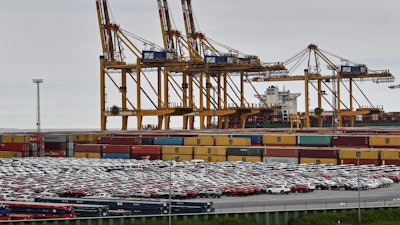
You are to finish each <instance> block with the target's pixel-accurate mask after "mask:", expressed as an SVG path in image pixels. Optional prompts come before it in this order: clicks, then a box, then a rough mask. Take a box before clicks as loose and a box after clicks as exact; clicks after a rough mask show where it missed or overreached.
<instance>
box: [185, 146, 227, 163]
mask: <svg viewBox="0 0 400 225" xmlns="http://www.w3.org/2000/svg"><path fill="white" fill-rule="evenodd" d="M193 158H194V159H202V160H204V161H205V162H225V161H226V147H223V146H196V147H194V149H193Z"/></svg>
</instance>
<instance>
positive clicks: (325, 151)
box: [299, 148, 339, 159]
mask: <svg viewBox="0 0 400 225" xmlns="http://www.w3.org/2000/svg"><path fill="white" fill-rule="evenodd" d="M299 154H300V157H302V158H336V159H337V158H338V157H339V149H335V148H301V149H300V152H299Z"/></svg>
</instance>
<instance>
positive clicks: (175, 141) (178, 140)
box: [154, 137, 183, 145]
mask: <svg viewBox="0 0 400 225" xmlns="http://www.w3.org/2000/svg"><path fill="white" fill-rule="evenodd" d="M154 144H155V145H183V137H156V138H154Z"/></svg>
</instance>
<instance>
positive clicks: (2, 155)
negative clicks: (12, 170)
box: [0, 151, 22, 158]
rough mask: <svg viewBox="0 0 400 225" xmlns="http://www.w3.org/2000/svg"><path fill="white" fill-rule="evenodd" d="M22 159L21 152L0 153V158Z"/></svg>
mask: <svg viewBox="0 0 400 225" xmlns="http://www.w3.org/2000/svg"><path fill="white" fill-rule="evenodd" d="M13 157H18V158H20V157H22V152H11V151H0V158H13Z"/></svg>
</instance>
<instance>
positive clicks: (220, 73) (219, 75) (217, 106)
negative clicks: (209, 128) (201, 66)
mask: <svg viewBox="0 0 400 225" xmlns="http://www.w3.org/2000/svg"><path fill="white" fill-rule="evenodd" d="M181 3H182V11H183V19H184V23H185V31H186V37H187V43H188V47H189V56H190V61H192V62H199V61H203V62H204V63H205V70H204V72H203V71H202V72H200V73H198V74H197V75H194V74H190V75H189V79H193V78H194V77H198V80H196V79H195V80H194V82H195V83H196V85H197V86H198V87H199V89H200V98H199V101H200V104H199V110H198V112H197V115H198V116H199V117H200V126H203V124H204V122H206V124H207V125H209V124H211V123H212V122H211V120H212V117H213V116H216V117H218V122H217V123H218V124H217V126H218V127H219V128H222V126H223V124H224V128H227V127H228V126H229V116H232V115H237V116H240V117H241V125H240V126H241V127H242V128H243V127H244V126H245V122H246V117H247V116H248V115H251V114H256V113H266V112H267V111H270V112H272V111H273V109H271V108H267V107H264V108H259V107H255V106H254V105H251V104H249V103H248V102H247V100H246V99H245V97H244V96H245V93H244V92H245V89H244V82H243V78H244V74H245V73H248V72H265V71H271V70H284V69H285V68H284V67H283V65H281V64H279V63H275V64H266V63H264V64H261V62H260V60H259V59H258V57H257V56H250V55H246V54H243V53H241V52H240V51H238V50H236V49H233V48H230V47H228V46H226V45H223V44H221V43H218V42H216V41H214V40H212V39H210V38H208V37H206V36H205V35H204V34H203V33H201V32H199V31H198V30H197V29H196V25H195V23H194V17H193V11H192V4H191V0H181ZM216 45H218V46H219V47H222V48H224V50H225V51H221V50H219V49H218V48H217V47H216ZM226 50H228V51H229V52H228V53H226ZM239 54H240V55H239ZM233 76H239V77H240V79H239V81H240V82H238V83H236V82H233V79H232V77H233ZM191 82H193V80H190V82H189V86H190V84H191ZM229 89H231V90H232V92H231V94H230V93H229ZM255 91H256V90H255ZM211 92H213V93H214V94H213V95H211ZM237 93H239V94H237ZM234 98H237V99H238V101H239V102H235V100H234ZM229 101H232V103H233V105H232V106H229V105H228V102H229ZM203 103H205V104H203ZM211 106H213V109H212V107H211ZM205 120H206V121H205Z"/></svg>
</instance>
